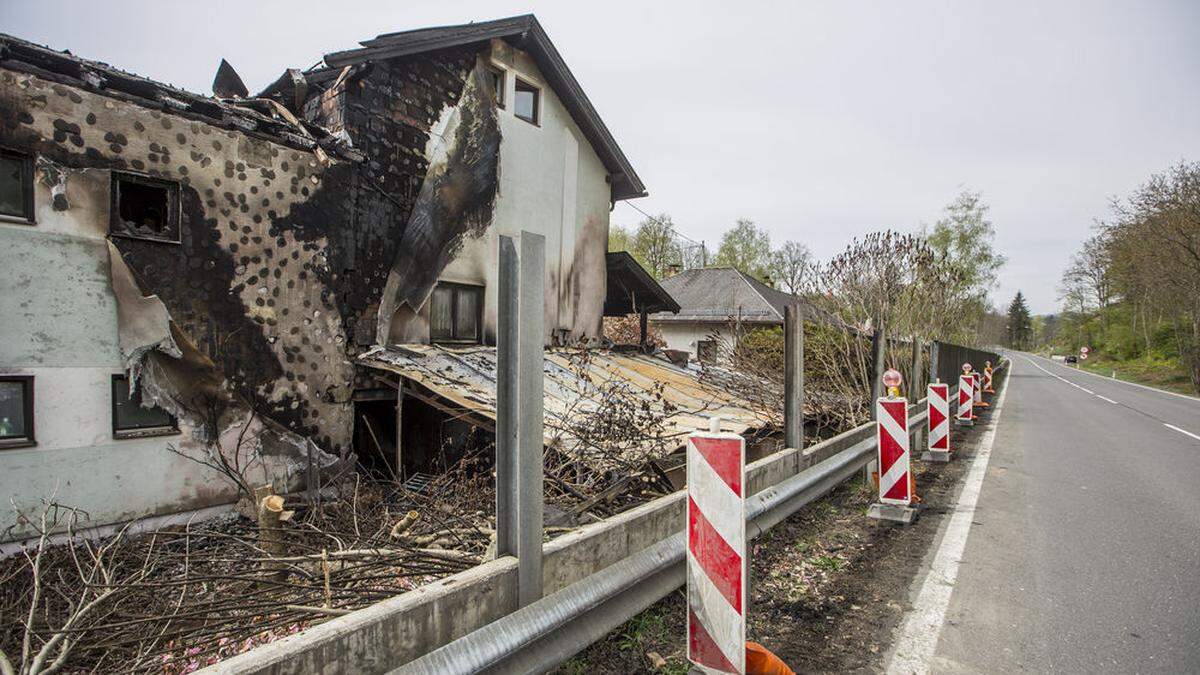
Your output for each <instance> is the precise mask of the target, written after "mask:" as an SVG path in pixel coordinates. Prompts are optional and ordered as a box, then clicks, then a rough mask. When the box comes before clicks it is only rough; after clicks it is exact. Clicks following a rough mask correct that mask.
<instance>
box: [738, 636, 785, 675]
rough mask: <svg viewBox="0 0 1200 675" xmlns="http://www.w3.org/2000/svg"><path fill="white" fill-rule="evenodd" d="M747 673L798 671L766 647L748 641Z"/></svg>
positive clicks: (771, 674)
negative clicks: (789, 666)
mask: <svg viewBox="0 0 1200 675" xmlns="http://www.w3.org/2000/svg"><path fill="white" fill-rule="evenodd" d="M746 675H796V672H795V671H794V670H792V669H791V668H788V666H787V664H786V663H784V662H783V660H782V659H780V658H779V657H778V656H775V655H774V654H772V653H771V651H770V650H769V649H767V648H766V647H764V646H762V645H760V644H758V643H757V642H747V643H746Z"/></svg>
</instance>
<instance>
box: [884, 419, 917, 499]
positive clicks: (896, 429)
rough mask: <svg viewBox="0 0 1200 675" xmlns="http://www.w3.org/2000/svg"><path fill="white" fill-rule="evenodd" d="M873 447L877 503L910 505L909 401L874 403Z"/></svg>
mask: <svg viewBox="0 0 1200 675" xmlns="http://www.w3.org/2000/svg"><path fill="white" fill-rule="evenodd" d="M875 419H876V420H877V422H876V424H875V445H876V447H877V448H878V449H879V501H880V502H882V503H884V504H899V505H901V506H908V505H909V504H911V503H912V486H911V485H910V484H909V480H908V478H909V476H908V473H909V466H908V464H909V462H908V454H909V453H908V451H909V445H908V399H905V398H881V399H877V400H876V401H875Z"/></svg>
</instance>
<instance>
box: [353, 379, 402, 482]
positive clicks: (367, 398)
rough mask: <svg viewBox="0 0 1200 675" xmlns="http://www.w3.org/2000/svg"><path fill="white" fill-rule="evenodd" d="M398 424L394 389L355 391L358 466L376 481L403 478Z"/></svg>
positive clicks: (355, 433) (355, 434)
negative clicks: (397, 442) (377, 479)
mask: <svg viewBox="0 0 1200 675" xmlns="http://www.w3.org/2000/svg"><path fill="white" fill-rule="evenodd" d="M396 422H397V419H396V390H395V389H387V390H376V389H371V390H358V391H356V392H354V452H355V455H356V457H357V459H358V464H359V466H360V467H361V468H362V469H363V470H364V471H366V472H367V473H369V474H371V475H373V476H375V477H376V478H380V479H389V478H390V479H392V480H396V479H399V478H400V467H399V466H398V462H399V455H398V454H397V452H396Z"/></svg>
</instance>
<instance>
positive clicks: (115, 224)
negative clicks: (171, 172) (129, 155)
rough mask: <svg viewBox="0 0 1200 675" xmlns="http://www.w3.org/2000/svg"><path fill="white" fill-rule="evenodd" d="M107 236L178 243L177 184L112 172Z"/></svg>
mask: <svg viewBox="0 0 1200 675" xmlns="http://www.w3.org/2000/svg"><path fill="white" fill-rule="evenodd" d="M108 230H109V233H110V234H115V235H118V236H122V237H133V238H135V239H150V240H153V241H165V242H171V243H175V244H178V243H179V183H176V182H174V181H169V180H161V179H158V178H150V177H149V176H141V175H138V174H132V173H121V172H119V171H114V172H113V175H112V206H111V209H110V213H109V225H108Z"/></svg>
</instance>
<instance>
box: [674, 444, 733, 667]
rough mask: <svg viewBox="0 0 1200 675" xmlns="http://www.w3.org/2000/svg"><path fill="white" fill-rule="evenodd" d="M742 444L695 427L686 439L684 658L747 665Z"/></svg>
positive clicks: (703, 664)
mask: <svg viewBox="0 0 1200 675" xmlns="http://www.w3.org/2000/svg"><path fill="white" fill-rule="evenodd" d="M745 476H746V442H745V440H744V439H742V437H741V436H738V435H736V434H725V433H702V432H697V433H694V434H692V435H691V436H689V437H688V444H687V492H688V505H687V531H688V554H687V587H688V628H687V644H688V660H689V661H691V662H692V663H694V664H695V665H697V666H700V667H701V668H703V669H706V670H707V671H708V672H714V671H715V672H720V673H743V672H745V670H746V646H745V645H746V615H745V608H746V585H745V580H746V499H745V493H744V490H743V488H744V486H745V484H746V481H745Z"/></svg>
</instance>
